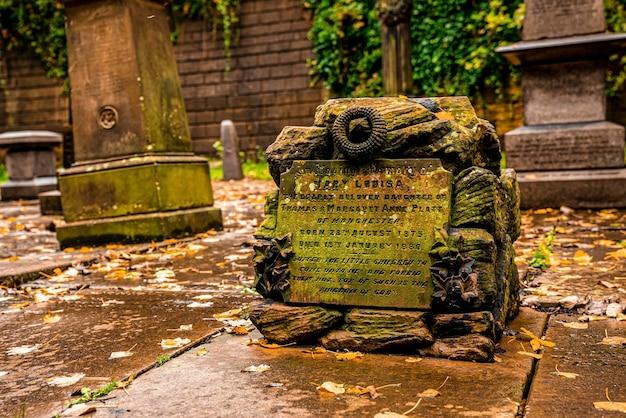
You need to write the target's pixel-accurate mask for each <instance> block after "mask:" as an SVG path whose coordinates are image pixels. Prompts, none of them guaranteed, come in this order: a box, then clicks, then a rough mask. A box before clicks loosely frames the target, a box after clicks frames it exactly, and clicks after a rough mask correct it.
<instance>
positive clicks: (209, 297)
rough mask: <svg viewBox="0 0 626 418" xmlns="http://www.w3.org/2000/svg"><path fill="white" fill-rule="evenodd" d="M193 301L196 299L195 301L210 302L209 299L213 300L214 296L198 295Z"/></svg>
mask: <svg viewBox="0 0 626 418" xmlns="http://www.w3.org/2000/svg"><path fill="white" fill-rule="evenodd" d="M192 299H195V300H209V299H213V296H211V295H198V296H194V297H193V298H192Z"/></svg>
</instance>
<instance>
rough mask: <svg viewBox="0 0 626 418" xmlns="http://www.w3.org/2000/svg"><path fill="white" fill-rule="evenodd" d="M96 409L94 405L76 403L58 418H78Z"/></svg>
mask: <svg viewBox="0 0 626 418" xmlns="http://www.w3.org/2000/svg"><path fill="white" fill-rule="evenodd" d="M96 410H97V408H96V407H95V406H94V405H87V404H84V403H78V404H75V405H72V406H71V407H69V408H67V409H66V410H65V411H63V412H61V414H60V415H59V416H61V417H80V416H83V415H87V414H91V413H94V412H96Z"/></svg>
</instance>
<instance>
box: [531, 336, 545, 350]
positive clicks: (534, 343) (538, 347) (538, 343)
mask: <svg viewBox="0 0 626 418" xmlns="http://www.w3.org/2000/svg"><path fill="white" fill-rule="evenodd" d="M542 347H543V346H542V345H541V340H538V339H537V338H533V339H532V340H530V348H532V349H533V351H539V350H541V348H542Z"/></svg>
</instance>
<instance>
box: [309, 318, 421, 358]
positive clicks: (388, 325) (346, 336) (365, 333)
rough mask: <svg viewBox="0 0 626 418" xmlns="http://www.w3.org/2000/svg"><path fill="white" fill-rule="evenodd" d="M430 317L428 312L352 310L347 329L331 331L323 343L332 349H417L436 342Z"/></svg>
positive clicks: (322, 340)
mask: <svg viewBox="0 0 626 418" xmlns="http://www.w3.org/2000/svg"><path fill="white" fill-rule="evenodd" d="M426 318H427V314H426V313H425V312H416V311H390V310H374V309H351V310H349V311H348V312H347V313H346V316H345V320H344V321H345V325H344V326H343V329H341V330H335V331H331V332H330V333H329V334H328V335H326V336H325V337H323V338H322V339H321V343H322V345H323V346H324V347H326V348H328V349H329V350H340V349H347V350H351V351H365V352H374V351H381V350H384V351H390V350H411V349H413V350H415V349H417V348H418V347H421V346H424V345H428V344H431V343H432V342H433V337H432V335H431V333H430V331H429V329H428V326H427V324H426Z"/></svg>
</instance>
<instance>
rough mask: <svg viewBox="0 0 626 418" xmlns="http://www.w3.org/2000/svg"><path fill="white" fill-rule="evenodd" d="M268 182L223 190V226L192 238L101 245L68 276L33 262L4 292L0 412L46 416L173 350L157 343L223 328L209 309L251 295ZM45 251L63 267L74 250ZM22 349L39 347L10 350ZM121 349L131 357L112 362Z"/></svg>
mask: <svg viewBox="0 0 626 418" xmlns="http://www.w3.org/2000/svg"><path fill="white" fill-rule="evenodd" d="M252 186H254V187H255V188H254V189H251V187H252ZM270 186H271V185H270V183H269V182H266V183H262V184H259V183H257V184H253V185H248V186H244V185H236V184H233V185H228V184H224V183H222V189H226V190H222V194H223V195H227V196H225V197H228V198H230V200H228V201H222V202H220V205H221V207H222V209H223V210H224V213H225V227H226V229H225V230H224V231H221V232H208V233H206V234H202V235H201V236H198V237H196V238H195V239H193V240H173V241H169V242H163V243H156V244H152V245H151V244H143V245H134V246H118V247H115V248H114V249H111V248H110V249H106V248H99V249H98V250H97V251H98V256H97V258H96V259H95V260H93V263H92V264H91V265H90V266H89V267H87V268H82V267H77V268H74V269H69V270H65V269H64V271H63V273H62V274H48V275H47V276H46V275H41V274H39V270H37V269H38V268H39V266H40V265H39V264H34V265H31V268H33V269H34V270H33V271H32V274H33V277H30V279H31V280H30V281H28V283H24V284H21V285H19V286H18V287H16V288H0V416H3V417H4V416H7V417H9V416H10V417H13V416H20V417H21V416H25V417H39V416H41V417H50V416H52V415H53V414H54V413H55V412H57V411H59V410H60V409H61V408H62V407H63V405H65V404H66V403H67V402H68V399H69V395H70V394H71V393H72V392H75V391H76V390H78V389H81V388H82V387H89V388H92V389H94V388H98V387H101V386H103V385H105V384H106V383H107V382H109V381H111V380H120V379H122V378H124V377H127V376H129V375H133V374H136V373H138V372H141V371H142V370H145V369H146V368H149V367H151V366H152V365H154V363H155V360H156V358H157V356H160V355H168V354H173V353H176V349H167V350H165V349H163V348H161V345H160V343H161V340H163V339H172V338H177V337H179V338H183V339H188V340H189V342H188V343H186V344H183V347H182V348H183V349H188V348H189V347H191V346H194V344H197V343H198V342H201V341H202V340H203V339H204V338H206V337H207V336H208V335H211V334H212V333H213V332H215V331H216V330H219V329H221V328H222V327H223V323H222V322H219V321H216V320H214V319H213V318H212V316H213V314H216V313H221V312H224V311H227V310H230V309H232V308H236V307H239V306H241V305H242V303H245V302H246V301H247V300H251V299H252V298H253V296H251V295H250V293H249V292H246V291H245V289H246V287H248V286H250V285H251V283H252V278H253V275H252V267H251V264H250V262H249V260H250V258H251V257H252V248H251V235H252V233H253V232H254V229H255V226H256V225H257V224H258V221H259V219H260V217H261V214H262V202H263V193H264V192H265V191H266V190H267V189H268V188H269V187H270ZM14 206H16V208H17V207H18V206H19V205H15V204H14ZM13 211H19V209H13ZM18 219H19V218H18ZM17 222H19V220H18V221H17ZM11 223H12V224H15V223H16V222H15V221H11ZM22 231H23V230H21V229H18V230H14V228H13V227H12V228H11V231H10V232H9V234H15V235H14V236H13V239H15V237H16V236H26V238H24V239H23V241H25V242H27V241H29V240H31V241H32V240H33V239H34V238H35V237H33V236H31V235H29V234H24V235H21V234H20V233H21V232H22ZM41 233H42V234H43V232H41ZM33 235H34V234H33ZM7 239H8V238H7ZM8 240H9V239H8ZM0 242H3V241H2V239H0ZM7 242H10V241H7ZM20 248H21V247H20ZM51 248H52V247H51ZM90 250H91V249H90ZM18 251H22V249H18ZM75 253H77V254H82V255H83V256H87V254H86V253H80V251H79V250H77V251H76V252H75ZM75 253H71V254H75ZM19 254H20V258H22V257H23V258H26V257H27V256H28V253H27V252H25V251H22V252H20V253H19ZM46 254H48V255H49V256H50V257H51V260H48V261H50V262H55V260H56V262H57V264H56V265H57V266H58V265H63V263H66V258H65V256H66V255H68V253H65V252H59V251H58V250H57V251H55V250H54V249H53V248H52V251H51V252H49V253H46ZM71 254H70V255H71ZM14 264H15V263H11V265H14ZM159 271H165V272H166V274H161V275H159V273H158V272H159ZM32 279H36V280H32ZM198 296H201V298H200V299H198ZM181 325H184V326H186V327H184V328H185V329H182V330H181V329H179V328H180V326H181ZM189 326H191V327H190V328H191V329H189ZM22 346H27V347H36V349H35V350H34V351H32V352H30V353H24V354H15V355H11V354H10V351H11V350H13V349H16V348H19V347H22ZM115 351H131V352H132V353H133V354H132V356H130V357H124V358H118V359H113V360H110V359H109V356H110V355H111V353H112V352H115ZM74 373H80V374H82V375H84V376H83V377H82V378H81V379H80V380H79V381H78V382H76V383H73V384H71V385H69V386H66V387H58V386H52V385H50V384H49V380H50V379H53V378H55V377H61V376H69V375H72V374H74Z"/></svg>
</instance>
